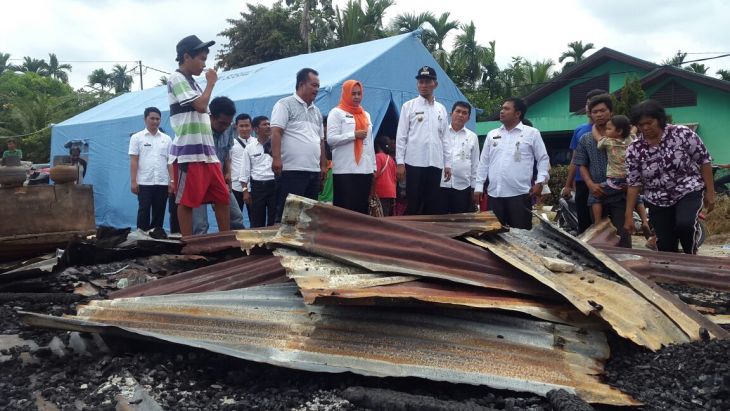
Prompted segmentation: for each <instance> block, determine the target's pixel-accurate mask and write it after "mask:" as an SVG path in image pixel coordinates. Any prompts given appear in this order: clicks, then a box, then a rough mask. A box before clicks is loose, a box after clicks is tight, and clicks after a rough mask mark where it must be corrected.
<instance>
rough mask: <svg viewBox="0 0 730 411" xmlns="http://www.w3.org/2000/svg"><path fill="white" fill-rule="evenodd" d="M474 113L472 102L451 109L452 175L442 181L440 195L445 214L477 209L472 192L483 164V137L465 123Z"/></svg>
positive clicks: (442, 210)
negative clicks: (480, 143) (480, 138)
mask: <svg viewBox="0 0 730 411" xmlns="http://www.w3.org/2000/svg"><path fill="white" fill-rule="evenodd" d="M470 116H471V105H470V104H469V103H467V102H466V101H457V102H456V103H454V106H453V108H452V109H451V126H449V129H448V130H447V131H446V138H447V140H448V142H449V146H450V147H451V179H450V180H449V181H442V182H441V194H440V195H439V207H440V210H439V211H440V212H441V213H443V214H456V213H468V212H470V211H474V203H473V201H472V198H473V196H472V193H473V190H474V187H475V185H476V180H477V167H478V166H479V140H478V139H477V135H476V134H475V133H474V132H473V131H471V130H469V129H467V128H466V127H464V126H465V124H466V122H467V121H469V117H470Z"/></svg>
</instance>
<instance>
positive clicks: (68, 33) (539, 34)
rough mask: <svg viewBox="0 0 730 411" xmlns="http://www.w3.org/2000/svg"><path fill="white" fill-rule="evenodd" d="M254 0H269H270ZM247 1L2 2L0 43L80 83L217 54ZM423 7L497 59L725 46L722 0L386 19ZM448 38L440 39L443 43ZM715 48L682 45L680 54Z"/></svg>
mask: <svg viewBox="0 0 730 411" xmlns="http://www.w3.org/2000/svg"><path fill="white" fill-rule="evenodd" d="M251 3H254V1H251ZM258 3H263V4H266V5H271V4H273V1H272V0H264V1H259V2H258ZM244 4H245V1H240V0H216V1H214V2H213V1H211V2H204V1H192V0H114V1H112V0H63V1H61V0H46V1H38V0H24V1H22V2H7V3H3V19H2V20H3V22H2V24H0V52H4V53H10V54H11V55H12V58H14V59H21V58H22V57H23V56H31V57H34V58H45V59H47V58H48V53H49V52H52V53H56V54H57V55H58V57H59V59H60V60H62V61H67V62H69V64H71V65H72V66H73V71H72V73H71V74H70V82H71V85H72V86H74V87H75V88H78V87H81V86H83V85H85V84H86V77H87V76H88V74H89V73H90V72H91V71H92V70H93V69H95V68H99V67H103V68H105V69H107V70H109V69H110V68H111V66H112V65H113V64H114V63H115V62H119V63H120V64H127V65H128V67H130V68H131V66H132V65H134V64H136V63H134V62H132V61H137V60H142V63H143V64H144V65H147V66H150V67H154V68H157V69H160V70H162V71H167V72H169V71H172V70H174V69H175V68H176V64H175V62H174V57H175V44H176V43H177V41H178V40H179V39H181V38H182V37H184V36H186V35H189V34H196V35H198V36H199V37H200V38H201V39H203V40H204V41H205V40H209V39H214V40H216V41H217V44H216V45H215V46H213V49H212V50H211V51H212V53H211V55H212V56H214V55H215V54H217V52H218V50H219V48H220V46H221V45H222V44H224V43H225V42H226V40H225V38H221V37H218V36H217V34H218V33H220V32H221V31H222V30H224V29H225V28H226V27H228V26H229V24H228V22H227V21H226V20H227V19H236V18H239V17H240V14H239V13H240V12H241V11H242V10H243V8H244ZM334 4H335V5H339V6H340V7H343V6H344V5H345V4H346V0H334ZM426 10H430V11H431V12H433V13H435V14H437V15H439V14H441V13H443V12H445V11H450V12H451V14H452V18H455V19H457V20H459V21H460V22H462V23H468V22H469V21H470V20H473V21H474V23H475V25H476V27H477V39H478V41H479V42H480V43H482V44H484V45H486V44H488V42H489V41H491V40H496V42H497V63H498V64H499V65H500V67H502V68H503V67H505V66H506V65H507V64H508V63H509V61H510V59H511V57H512V56H522V57H525V58H527V59H528V60H543V59H547V58H552V59H553V60H555V61H556V62H557V59H558V57H559V56H560V54H561V53H562V52H563V51H564V50H566V48H567V46H566V45H567V44H568V43H569V42H571V41H574V40H582V41H583V42H584V43H586V42H592V43H594V44H595V46H596V48H601V47H610V48H613V49H615V50H618V51H621V52H624V53H627V54H630V55H633V56H636V57H639V58H642V59H646V60H649V61H654V62H660V61H661V60H663V59H665V58H668V57H671V56H672V55H674V54H675V53H676V52H677V50H682V51H684V52H689V53H711V52H714V53H729V52H730V28H728V27H729V26H728V18H729V17H730V1H727V0H691V1H687V0H642V1H637V0H613V1H590V0H565V1H561V0H558V1H544V0H542V1H540V0H523V1H521V2H496V1H494V2H492V1H466V0H451V1H442V0H441V1H439V0H396V5H395V6H393V7H391V8H390V9H388V14H387V15H386V21H388V22H389V21H390V20H391V19H392V18H393V17H394V16H396V15H397V14H400V13H403V12H414V11H415V12H419V13H420V12H422V11H426ZM451 42H452V39H450V40H449V41H447V43H448V45H449V47H450V44H451ZM712 56H713V54H689V55H688V57H687V60H694V59H699V58H705V57H712ZM86 61H93V62H89V63H87V62H86ZM12 63H14V64H19V63H20V61H18V60H14V61H12ZM210 63H211V64H210V65H212V62H210ZM704 64H706V65H708V66H709V67H710V72H709V73H710V74H712V75H714V74H715V72H716V71H717V70H718V69H721V68H724V69H730V58H728V57H726V58H722V59H716V60H710V61H706V62H704ZM323 74H324V73H323ZM161 75H163V74H162V73H159V72H156V71H153V70H149V69H148V70H147V71H146V73H145V74H144V84H145V88H148V87H151V86H154V85H157V83H158V79H159V77H160V76H161ZM324 75H326V74H324ZM133 89H134V90H137V89H139V75H135V83H134V86H133Z"/></svg>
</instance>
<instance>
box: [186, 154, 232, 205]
mask: <svg viewBox="0 0 730 411" xmlns="http://www.w3.org/2000/svg"><path fill="white" fill-rule="evenodd" d="M184 165H185V167H184V168H186V170H185V171H183V170H181V167H180V164H178V163H175V164H174V169H175V175H177V195H176V196H175V202H176V203H177V204H180V205H184V206H185V207H190V208H198V207H200V206H201V205H203V204H209V203H213V204H228V202H229V201H230V194H229V192H228V185H227V184H226V181H225V179H223V171H221V164H220V163H184Z"/></svg>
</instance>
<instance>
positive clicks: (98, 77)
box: [87, 68, 112, 91]
mask: <svg viewBox="0 0 730 411" xmlns="http://www.w3.org/2000/svg"><path fill="white" fill-rule="evenodd" d="M87 79H88V81H89V86H92V87H94V86H99V88H100V89H101V91H105V89H107V88H111V87H112V82H111V75H110V74H109V73H107V72H106V71H105V70H104V69H103V68H98V69H96V70H94V71H92V72H91V74H89V77H88V78H87Z"/></svg>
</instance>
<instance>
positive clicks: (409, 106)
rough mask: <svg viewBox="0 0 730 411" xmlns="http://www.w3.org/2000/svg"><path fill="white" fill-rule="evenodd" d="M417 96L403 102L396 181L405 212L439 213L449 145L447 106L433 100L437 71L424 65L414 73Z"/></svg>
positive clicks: (448, 172) (448, 173)
mask: <svg viewBox="0 0 730 411" xmlns="http://www.w3.org/2000/svg"><path fill="white" fill-rule="evenodd" d="M416 80H417V81H418V82H417V87H418V94H419V96H418V97H416V98H414V99H413V100H409V101H406V102H405V103H403V107H402V108H401V111H400V119H399V120H398V132H397V134H396V152H395V159H396V164H397V165H398V180H399V181H401V182H403V180H405V182H406V198H407V200H408V206H407V208H406V214H409V215H414V214H438V212H439V210H438V208H439V207H438V201H437V198H438V195H439V189H440V185H441V174H442V171H443V176H444V181H449V180H450V179H451V146H450V145H449V143H448V139H447V138H446V130H447V129H448V127H449V123H448V120H447V119H448V114H447V111H446V107H444V106H443V104H441V103H439V102H437V101H436V98H435V96H434V94H433V91H434V90H435V89H436V87H438V81H436V70H434V69H433V68H432V67H429V66H423V67H421V68H420V69H418V72H417V73H416Z"/></svg>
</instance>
